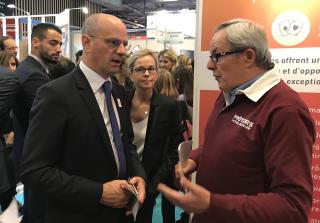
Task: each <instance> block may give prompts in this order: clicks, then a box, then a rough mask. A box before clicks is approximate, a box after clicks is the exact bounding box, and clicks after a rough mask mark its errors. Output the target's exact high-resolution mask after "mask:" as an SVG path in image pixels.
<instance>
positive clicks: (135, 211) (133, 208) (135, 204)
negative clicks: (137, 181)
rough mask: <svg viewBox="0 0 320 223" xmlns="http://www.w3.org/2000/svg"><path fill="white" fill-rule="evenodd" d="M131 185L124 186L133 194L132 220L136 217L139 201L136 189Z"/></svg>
mask: <svg viewBox="0 0 320 223" xmlns="http://www.w3.org/2000/svg"><path fill="white" fill-rule="evenodd" d="M130 186H131V187H129V188H128V187H126V189H127V190H129V191H130V192H131V193H132V194H133V200H132V203H131V204H132V205H131V206H132V215H133V218H134V221H136V217H137V214H138V211H139V201H138V190H137V188H136V187H135V186H134V185H130Z"/></svg>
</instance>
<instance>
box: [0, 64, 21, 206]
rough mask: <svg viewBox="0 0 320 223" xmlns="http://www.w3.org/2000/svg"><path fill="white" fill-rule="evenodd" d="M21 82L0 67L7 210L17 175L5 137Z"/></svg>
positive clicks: (0, 197) (1, 198) (1, 182)
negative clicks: (8, 152)
mask: <svg viewBox="0 0 320 223" xmlns="http://www.w3.org/2000/svg"><path fill="white" fill-rule="evenodd" d="M18 87H19V81H18V78H17V76H16V75H15V74H14V73H11V72H10V71H9V70H7V69H5V68H4V67H0V206H1V209H2V210H5V209H6V208H7V207H8V205H9V204H10V202H11V200H12V198H13V197H14V195H15V186H16V184H15V175H14V168H13V165H12V163H11V160H10V157H9V156H8V154H7V151H6V149H5V147H6V143H5V140H4V138H3V135H4V134H5V133H7V131H6V126H7V122H8V120H9V114H10V110H11V107H12V103H13V99H14V96H15V93H16V91H17V89H18Z"/></svg>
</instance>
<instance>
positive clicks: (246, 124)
mask: <svg viewBox="0 0 320 223" xmlns="http://www.w3.org/2000/svg"><path fill="white" fill-rule="evenodd" d="M231 121H232V122H233V123H235V124H236V125H238V126H240V127H243V128H245V129H247V130H250V129H251V128H252V126H253V125H254V123H253V122H251V121H250V120H248V119H246V118H243V117H241V116H240V115H234V116H233V118H232V120H231Z"/></svg>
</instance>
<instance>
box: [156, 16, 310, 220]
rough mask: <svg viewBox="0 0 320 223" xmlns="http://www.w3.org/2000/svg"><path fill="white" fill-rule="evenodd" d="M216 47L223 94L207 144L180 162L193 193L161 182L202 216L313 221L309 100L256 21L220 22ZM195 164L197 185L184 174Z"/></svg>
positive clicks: (214, 65)
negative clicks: (289, 79)
mask: <svg viewBox="0 0 320 223" xmlns="http://www.w3.org/2000/svg"><path fill="white" fill-rule="evenodd" d="M210 52H211V54H210V60H209V61H208V65H207V67H208V69H210V70H212V71H213V75H214V77H215V79H216V80H217V82H218V86H219V88H220V89H221V94H220V95H219V97H218V98H217V100H216V102H215V104H214V108H213V111H212V113H211V115H210V117H209V119H208V122H207V126H206V131H205V140H204V143H203V145H202V146H200V147H199V148H198V149H196V150H193V151H192V152H191V155H190V156H189V159H188V160H187V161H186V162H185V163H184V164H180V165H177V166H176V167H177V168H176V170H177V171H176V176H177V177H180V184H181V187H182V188H184V189H185V191H186V192H185V194H184V195H181V194H180V193H178V192H177V191H175V190H172V189H170V188H168V187H166V186H165V185H164V184H160V185H159V187H158V189H159V190H160V191H161V192H163V193H164V195H165V196H166V197H167V198H168V199H169V200H171V201H172V202H173V203H175V204H177V205H179V206H180V207H182V208H183V209H184V210H186V211H187V212H193V213H195V215H194V217H193V220H192V222H196V223H198V222H201V223H206V222H210V223H215V222H219V223H231V222H232V223H233V222H237V223H257V222H259V223H270V222H272V223H284V222H286V223H296V222H299V223H303V222H305V223H306V222H307V221H308V215H309V211H310V208H311V205H312V190H313V187H312V177H311V168H310V167H311V160H312V144H313V143H314V141H315V135H316V134H315V128H314V123H313V120H312V118H311V116H310V113H309V110H308V108H307V106H306V105H305V103H304V102H303V101H302V100H301V98H300V97H299V95H298V94H297V93H296V92H295V91H293V90H292V89H291V88H289V87H288V86H287V85H286V84H285V82H284V81H283V80H281V79H280V75H279V74H278V72H277V71H276V70H274V69H273V67H274V64H273V63H272V60H271V53H270V50H269V47H268V43H267V37H266V34H265V33H264V31H263V29H262V28H261V27H260V26H259V25H257V24H256V23H254V22H252V21H249V20H244V19H232V20H230V21H227V22H224V23H222V24H220V25H218V27H217V28H216V29H215V31H214V34H213V37H212V39H211V42H210ZM181 165H183V166H181ZM195 170H197V177H196V178H197V179H196V184H195V183H192V182H190V181H189V180H188V179H187V178H186V177H185V176H184V174H190V173H192V172H194V171H195Z"/></svg>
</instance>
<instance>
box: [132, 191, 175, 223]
mask: <svg viewBox="0 0 320 223" xmlns="http://www.w3.org/2000/svg"><path fill="white" fill-rule="evenodd" d="M156 198H157V197H156V196H150V195H149V196H148V195H147V197H146V199H145V201H144V203H143V204H142V207H141V208H140V210H139V212H138V215H137V218H136V221H135V223H152V215H153V208H154V205H155V203H156ZM163 202H164V200H163V197H162V203H161V207H162V218H163V223H174V222H175V206H174V205H173V204H171V203H170V202H169V201H168V200H166V199H165V204H164V203H163ZM128 222H130V223H133V222H134V221H133V217H132V216H130V217H129V220H128ZM155 223H156V222H155Z"/></svg>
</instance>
